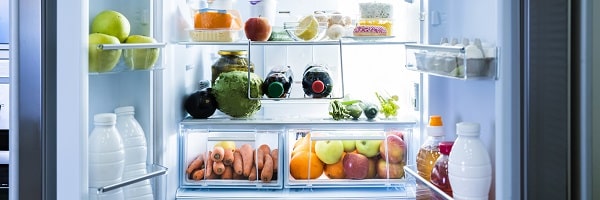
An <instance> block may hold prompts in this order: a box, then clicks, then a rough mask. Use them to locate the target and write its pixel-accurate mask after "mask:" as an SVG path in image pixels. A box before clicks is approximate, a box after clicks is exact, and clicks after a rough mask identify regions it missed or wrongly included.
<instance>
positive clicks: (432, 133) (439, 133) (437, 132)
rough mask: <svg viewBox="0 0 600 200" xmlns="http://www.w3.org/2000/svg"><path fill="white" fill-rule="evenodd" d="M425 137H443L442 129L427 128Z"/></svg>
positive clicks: (436, 127) (438, 127) (439, 127)
mask: <svg viewBox="0 0 600 200" xmlns="http://www.w3.org/2000/svg"><path fill="white" fill-rule="evenodd" d="M427 135H429V136H444V129H443V128H442V127H441V126H428V127H427Z"/></svg>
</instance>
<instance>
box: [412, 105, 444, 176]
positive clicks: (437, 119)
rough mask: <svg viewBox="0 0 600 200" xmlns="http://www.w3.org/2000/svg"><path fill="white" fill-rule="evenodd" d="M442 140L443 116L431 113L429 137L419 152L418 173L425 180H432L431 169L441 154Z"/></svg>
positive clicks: (428, 129) (428, 127) (428, 128)
mask: <svg viewBox="0 0 600 200" xmlns="http://www.w3.org/2000/svg"><path fill="white" fill-rule="evenodd" d="M442 141H444V130H443V123H442V117H441V116H439V115H431V116H429V125H428V126H427V139H426V140H425V142H424V143H423V145H421V148H420V149H419V153H417V173H418V174H419V175H420V176H421V177H423V178H424V179H425V180H428V181H430V178H431V171H432V169H433V166H434V164H435V161H436V160H437V159H438V157H439V156H440V146H439V143H440V142H442Z"/></svg>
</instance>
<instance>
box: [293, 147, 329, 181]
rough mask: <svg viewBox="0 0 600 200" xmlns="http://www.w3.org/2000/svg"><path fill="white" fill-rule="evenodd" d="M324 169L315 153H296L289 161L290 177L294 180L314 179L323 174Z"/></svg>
mask: <svg viewBox="0 0 600 200" xmlns="http://www.w3.org/2000/svg"><path fill="white" fill-rule="evenodd" d="M309 162H310V163H309ZM324 167H325V164H324V163H323V162H321V160H319V158H318V157H317V154H316V153H314V152H309V151H298V152H296V154H295V155H294V156H292V159H291V160H290V175H292V177H294V178H295V179H316V178H319V176H321V174H323V168H324ZM309 173H310V174H309Z"/></svg>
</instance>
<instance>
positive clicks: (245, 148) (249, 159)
mask: <svg viewBox="0 0 600 200" xmlns="http://www.w3.org/2000/svg"><path fill="white" fill-rule="evenodd" d="M240 154H241V155H242V173H243V174H244V176H249V175H250V171H252V166H254V157H253V156H252V146H250V144H244V145H242V146H241V147H240Z"/></svg>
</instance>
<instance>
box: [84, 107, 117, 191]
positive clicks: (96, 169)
mask: <svg viewBox="0 0 600 200" xmlns="http://www.w3.org/2000/svg"><path fill="white" fill-rule="evenodd" d="M116 119H117V116H116V115H115V114H114V113H101V114H96V115H94V129H93V130H92V133H91V134H90V137H89V145H88V156H89V179H88V181H89V183H88V184H89V187H90V188H93V189H98V188H100V187H104V186H108V185H112V184H115V183H119V182H121V181H122V175H123V168H124V164H125V151H124V150H123V142H122V140H121V136H120V135H119V131H118V130H117V128H116V127H115V124H116ZM89 194H90V199H106V200H108V199H110V200H119V199H123V192H122V190H121V188H118V189H115V190H111V191H107V192H104V193H101V194H97V191H95V190H94V191H90V192H89Z"/></svg>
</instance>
